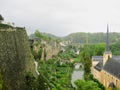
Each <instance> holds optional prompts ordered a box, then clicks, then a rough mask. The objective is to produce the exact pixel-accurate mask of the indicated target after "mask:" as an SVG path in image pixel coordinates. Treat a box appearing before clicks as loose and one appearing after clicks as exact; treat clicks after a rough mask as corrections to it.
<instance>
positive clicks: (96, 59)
mask: <svg viewBox="0 0 120 90" xmlns="http://www.w3.org/2000/svg"><path fill="white" fill-rule="evenodd" d="M92 60H93V61H102V60H103V56H92Z"/></svg>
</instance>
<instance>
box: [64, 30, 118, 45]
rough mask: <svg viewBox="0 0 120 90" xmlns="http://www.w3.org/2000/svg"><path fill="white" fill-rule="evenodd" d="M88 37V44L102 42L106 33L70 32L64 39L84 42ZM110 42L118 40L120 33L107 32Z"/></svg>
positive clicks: (104, 40)
mask: <svg viewBox="0 0 120 90" xmlns="http://www.w3.org/2000/svg"><path fill="white" fill-rule="evenodd" d="M87 37H88V43H89V44H95V43H104V42H106V33H84V32H79V33H72V34H70V35H68V36H66V37H64V39H65V40H71V42H72V43H79V44H85V43H86V38H87ZM109 38H110V43H115V42H116V41H119V40H120V33H115V32H111V33H110V34H109Z"/></svg>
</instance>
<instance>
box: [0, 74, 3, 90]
mask: <svg viewBox="0 0 120 90" xmlns="http://www.w3.org/2000/svg"><path fill="white" fill-rule="evenodd" d="M2 86H3V80H2V75H1V74H0V90H2Z"/></svg>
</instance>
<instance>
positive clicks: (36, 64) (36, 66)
mask: <svg viewBox="0 0 120 90" xmlns="http://www.w3.org/2000/svg"><path fill="white" fill-rule="evenodd" d="M34 64H35V72H36V74H37V75H40V73H39V72H38V69H37V68H38V62H36V61H34Z"/></svg>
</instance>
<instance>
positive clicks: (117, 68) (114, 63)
mask: <svg viewBox="0 0 120 90" xmlns="http://www.w3.org/2000/svg"><path fill="white" fill-rule="evenodd" d="M114 58H115V59H114ZM118 59H119V60H118ZM103 69H104V70H105V71H107V72H109V73H110V74H112V75H113V76H115V77H117V78H119V79H120V58H117V57H113V58H110V59H109V60H108V61H107V62H106V64H105V65H104V67H103Z"/></svg>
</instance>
